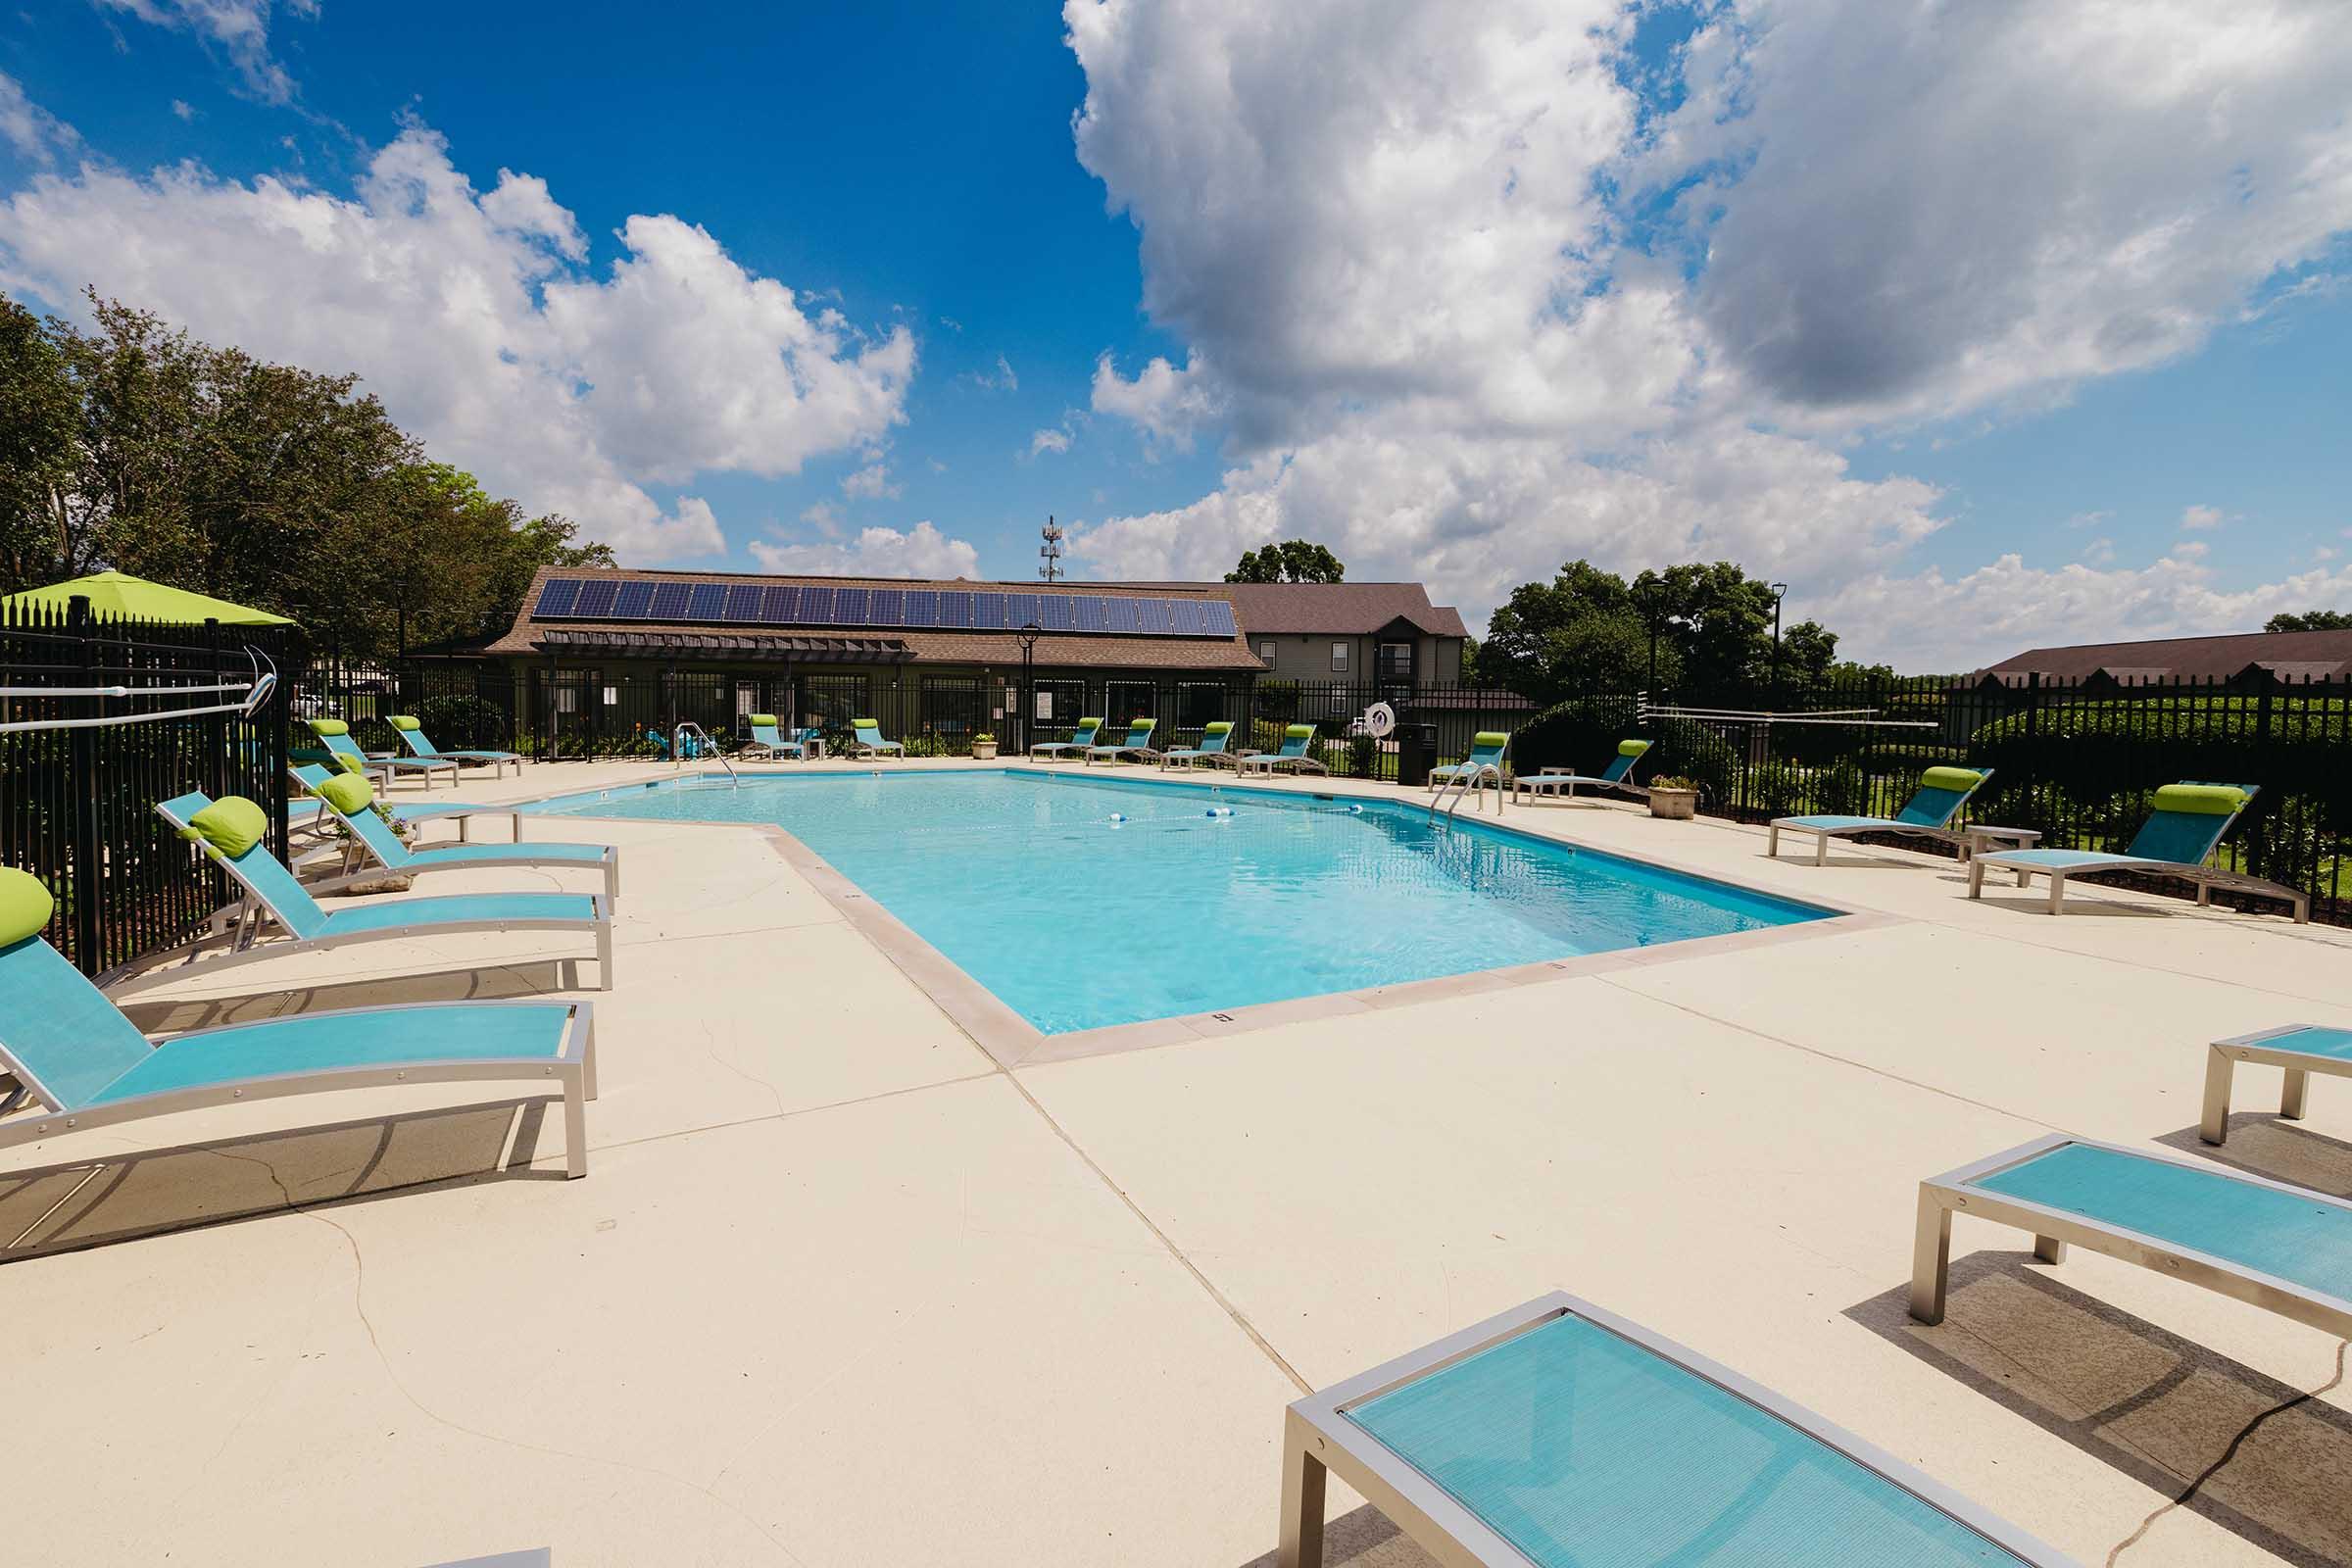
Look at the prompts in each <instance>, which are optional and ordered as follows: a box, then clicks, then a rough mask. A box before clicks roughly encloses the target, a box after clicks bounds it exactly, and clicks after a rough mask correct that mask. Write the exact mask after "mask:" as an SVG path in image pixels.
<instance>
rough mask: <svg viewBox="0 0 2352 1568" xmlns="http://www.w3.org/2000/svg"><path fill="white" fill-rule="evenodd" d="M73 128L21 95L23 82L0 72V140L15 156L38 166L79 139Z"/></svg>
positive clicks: (71, 148)
mask: <svg viewBox="0 0 2352 1568" xmlns="http://www.w3.org/2000/svg"><path fill="white" fill-rule="evenodd" d="M80 140H81V138H80V137H79V136H77V135H76V134H74V131H73V126H72V125H69V124H67V123H65V122H64V121H62V120H60V119H58V118H57V117H56V116H55V115H53V114H51V113H50V112H49V111H48V110H46V109H43V108H42V107H41V106H40V105H39V104H36V103H34V102H33V101H32V100H31V99H30V98H28V97H26V96H25V84H24V83H23V82H21V81H19V80H17V78H16V77H14V76H12V75H10V74H9V73H7V72H5V71H0V142H6V143H7V144H8V145H9V146H11V147H13V148H15V149H16V152H17V156H18V157H20V158H22V159H24V160H25V162H26V163H28V164H37V165H39V166H40V167H42V168H44V169H45V168H47V167H48V166H49V165H51V164H53V163H55V162H56V161H57V154H58V153H59V152H70V151H72V150H73V147H74V146H75V145H77V144H78V143H79V142H80Z"/></svg>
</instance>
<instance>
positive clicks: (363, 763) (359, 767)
mask: <svg viewBox="0 0 2352 1568" xmlns="http://www.w3.org/2000/svg"><path fill="white" fill-rule="evenodd" d="M333 755H334V760H335V765H336V766H337V767H339V768H341V769H342V770H343V771H344V772H346V773H349V774H350V775H351V776H352V777H354V778H366V777H367V776H368V762H367V760H366V759H365V758H360V757H354V756H353V755H352V754H351V753H349V752H336V753H334V754H333Z"/></svg>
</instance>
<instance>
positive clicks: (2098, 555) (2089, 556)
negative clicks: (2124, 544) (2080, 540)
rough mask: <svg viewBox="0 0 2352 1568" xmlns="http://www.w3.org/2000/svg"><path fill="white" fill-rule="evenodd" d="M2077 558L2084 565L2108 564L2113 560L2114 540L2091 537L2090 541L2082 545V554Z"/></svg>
mask: <svg viewBox="0 0 2352 1568" xmlns="http://www.w3.org/2000/svg"><path fill="white" fill-rule="evenodd" d="M2078 559H2079V560H2081V562H2082V564H2084V565H2085V566H2104V565H2108V564H2111V563H2113V562H2114V560H2115V541H2114V540H2112V539H2093V540H2092V541H2091V542H2090V543H2088V544H2086V545H2084V546H2083V547H2082V555H2081V556H2080V557H2079V558H2078Z"/></svg>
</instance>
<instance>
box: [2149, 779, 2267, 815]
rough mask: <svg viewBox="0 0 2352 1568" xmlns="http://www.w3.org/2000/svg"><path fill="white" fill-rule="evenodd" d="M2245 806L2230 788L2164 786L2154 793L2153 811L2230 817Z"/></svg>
mask: <svg viewBox="0 0 2352 1568" xmlns="http://www.w3.org/2000/svg"><path fill="white" fill-rule="evenodd" d="M2245 804H2246V792H2245V791H2244V790H2241V789H2239V788H2238V787H2237V786H2236V785H2234V784H2167V785H2166V786H2164V788H2162V789H2160V790H2158V791H2157V792H2156V809H2157V810H2159V811H2180V812H2182V813H2185V814H2187V815H2191V816H2230V815H2234V814H2235V813H2236V811H2237V809H2239V808H2240V807H2242V806H2244V805H2245Z"/></svg>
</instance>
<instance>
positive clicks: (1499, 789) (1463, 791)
mask: <svg viewBox="0 0 2352 1568" xmlns="http://www.w3.org/2000/svg"><path fill="white" fill-rule="evenodd" d="M1465 765H1466V764H1465ZM1490 773H1491V774H1493V775H1494V777H1495V815H1496V816H1500V815H1501V814H1502V803H1503V798H1504V796H1505V795H1506V794H1507V793H1508V792H1507V791H1505V790H1504V789H1503V786H1502V769H1501V768H1499V767H1497V766H1495V764H1494V763H1493V762H1481V763H1479V764H1478V766H1476V767H1474V768H1471V769H1470V770H1469V771H1468V772H1464V773H1456V774H1454V775H1453V777H1451V778H1449V779H1447V780H1446V784H1445V787H1444V788H1442V789H1440V790H1439V791H1438V793H1437V794H1435V795H1432V796H1431V797H1430V798H1429V814H1430V815H1432V816H1435V815H1437V814H1438V808H1439V807H1441V806H1443V807H1445V808H1446V816H1447V817H1449V818H1450V817H1451V816H1452V815H1453V814H1454V813H1455V812H1456V811H1459V810H1460V809H1462V797H1463V796H1465V795H1467V794H1469V793H1470V792H1471V791H1473V790H1475V789H1478V788H1479V787H1480V786H1481V785H1483V784H1485V783H1486V781H1487V775H1489V774H1490ZM1448 801H1450V802H1451V804H1447V803H1448ZM1477 809H1479V810H1480V811H1484V810H1486V809H1487V803H1486V800H1485V798H1484V797H1481V798H1480V800H1479V802H1478V808H1477Z"/></svg>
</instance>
